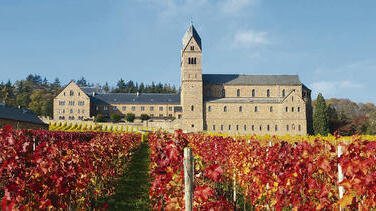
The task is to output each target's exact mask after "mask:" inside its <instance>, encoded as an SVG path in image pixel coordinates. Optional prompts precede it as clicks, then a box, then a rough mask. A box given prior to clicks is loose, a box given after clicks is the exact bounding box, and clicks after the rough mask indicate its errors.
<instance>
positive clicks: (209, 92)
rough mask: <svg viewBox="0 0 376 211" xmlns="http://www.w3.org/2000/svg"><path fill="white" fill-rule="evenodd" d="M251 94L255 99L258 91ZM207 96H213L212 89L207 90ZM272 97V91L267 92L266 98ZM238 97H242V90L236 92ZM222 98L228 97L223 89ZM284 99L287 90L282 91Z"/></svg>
mask: <svg viewBox="0 0 376 211" xmlns="http://www.w3.org/2000/svg"><path fill="white" fill-rule="evenodd" d="M251 94H252V97H255V96H256V90H255V89H252V92H251ZM206 95H207V96H208V97H209V96H211V91H210V89H207V90H206ZM270 95H271V91H270V89H268V90H266V97H270ZM236 96H237V97H240V96H241V93H240V89H237V90H236ZM222 97H226V90H225V89H222ZM282 97H286V90H285V89H283V90H282Z"/></svg>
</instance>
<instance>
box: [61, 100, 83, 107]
mask: <svg viewBox="0 0 376 211" xmlns="http://www.w3.org/2000/svg"><path fill="white" fill-rule="evenodd" d="M74 104H75V101H73V100H70V101H68V105H70V106H74ZM59 105H61V106H63V105H65V101H59ZM78 105H79V106H83V105H85V101H78Z"/></svg>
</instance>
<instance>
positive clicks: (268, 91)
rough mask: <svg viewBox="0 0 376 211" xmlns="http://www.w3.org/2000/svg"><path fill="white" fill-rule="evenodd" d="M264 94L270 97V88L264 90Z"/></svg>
mask: <svg viewBox="0 0 376 211" xmlns="http://www.w3.org/2000/svg"><path fill="white" fill-rule="evenodd" d="M266 96H267V97H270V90H269V89H268V90H266Z"/></svg>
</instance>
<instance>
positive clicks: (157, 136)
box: [0, 124, 376, 210]
mask: <svg viewBox="0 0 376 211" xmlns="http://www.w3.org/2000/svg"><path fill="white" fill-rule="evenodd" d="M50 129H53V130H54V131H44V130H14V129H12V128H11V127H5V128H3V129H2V130H0V177H1V182H0V196H1V197H2V209H3V210H5V209H7V210H11V209H13V208H15V209H21V210H22V209H27V208H32V209H48V208H63V209H74V208H76V209H92V208H97V209H106V208H108V206H109V205H108V204H100V203H97V202H98V200H100V199H102V198H106V197H109V196H112V195H114V194H116V193H115V192H116V187H117V184H118V183H119V177H120V175H124V174H125V175H126V174H128V173H129V172H127V171H126V167H127V166H129V165H130V163H132V158H133V155H134V154H135V153H137V151H138V150H139V148H140V146H141V143H142V137H141V135H140V133H131V132H126V131H131V129H129V130H126V129H125V128H123V129H120V128H116V129H114V128H112V129H111V130H109V129H108V128H107V129H106V130H104V131H106V132H98V131H103V130H102V129H101V130H99V129H97V130H95V128H88V127H87V126H86V127H85V126H84V125H81V126H78V125H76V126H74V125H73V126H72V125H70V126H69V128H68V125H67V124H66V125H65V126H63V124H60V125H59V124H55V125H51V126H50ZM57 130H67V131H85V132H67V131H57ZM110 131H111V132H110ZM132 131H133V129H132ZM374 140H375V137H372V136H354V137H340V136H328V137H319V136H318V137H313V136H306V137H304V136H301V137H290V136H283V137H273V136H235V137H231V136H227V135H225V134H206V133H196V134H186V133H183V132H182V131H181V130H178V131H175V133H167V132H161V131H158V132H150V133H149V135H148V140H147V142H145V143H147V144H146V146H147V145H148V147H150V153H146V154H145V153H144V154H142V156H147V157H149V158H150V164H149V163H148V164H145V165H144V166H146V167H147V166H149V172H150V173H149V174H148V175H149V177H150V180H148V181H150V187H149V186H148V187H149V191H148V193H147V194H148V195H149V199H150V200H148V201H147V203H148V204H150V209H153V210H182V209H184V208H185V201H184V194H185V193H184V191H185V190H184V187H185V186H184V183H185V181H184V180H185V179H184V165H183V159H184V153H183V151H184V149H185V148H187V147H189V148H191V149H192V152H193V158H194V174H193V175H194V180H193V181H194V191H193V196H194V198H193V207H194V209H195V210H196V209H197V210H210V209H212V208H213V210H231V209H234V208H237V209H242V210H243V209H244V210H263V209H276V210H282V209H287V210H317V209H330V210H332V209H338V208H340V207H341V208H349V209H351V210H353V209H359V210H360V209H361V210H369V209H371V208H375V207H376V142H375V141H374ZM144 145H145V144H144ZM148 160H149V159H148ZM136 171H137V170H136ZM136 179H137V178H136ZM139 183H140V184H141V183H142V182H139ZM137 184H138V183H137ZM125 187H126V188H129V189H130V188H134V189H137V188H138V187H132V185H130V186H125ZM123 191H125V192H127V191H128V192H130V191H132V190H123ZM110 208H111V206H110Z"/></svg>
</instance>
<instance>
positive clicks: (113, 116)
mask: <svg viewBox="0 0 376 211" xmlns="http://www.w3.org/2000/svg"><path fill="white" fill-rule="evenodd" d="M110 119H111V122H119V121H120V119H121V116H120V115H119V114H111V115H110Z"/></svg>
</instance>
